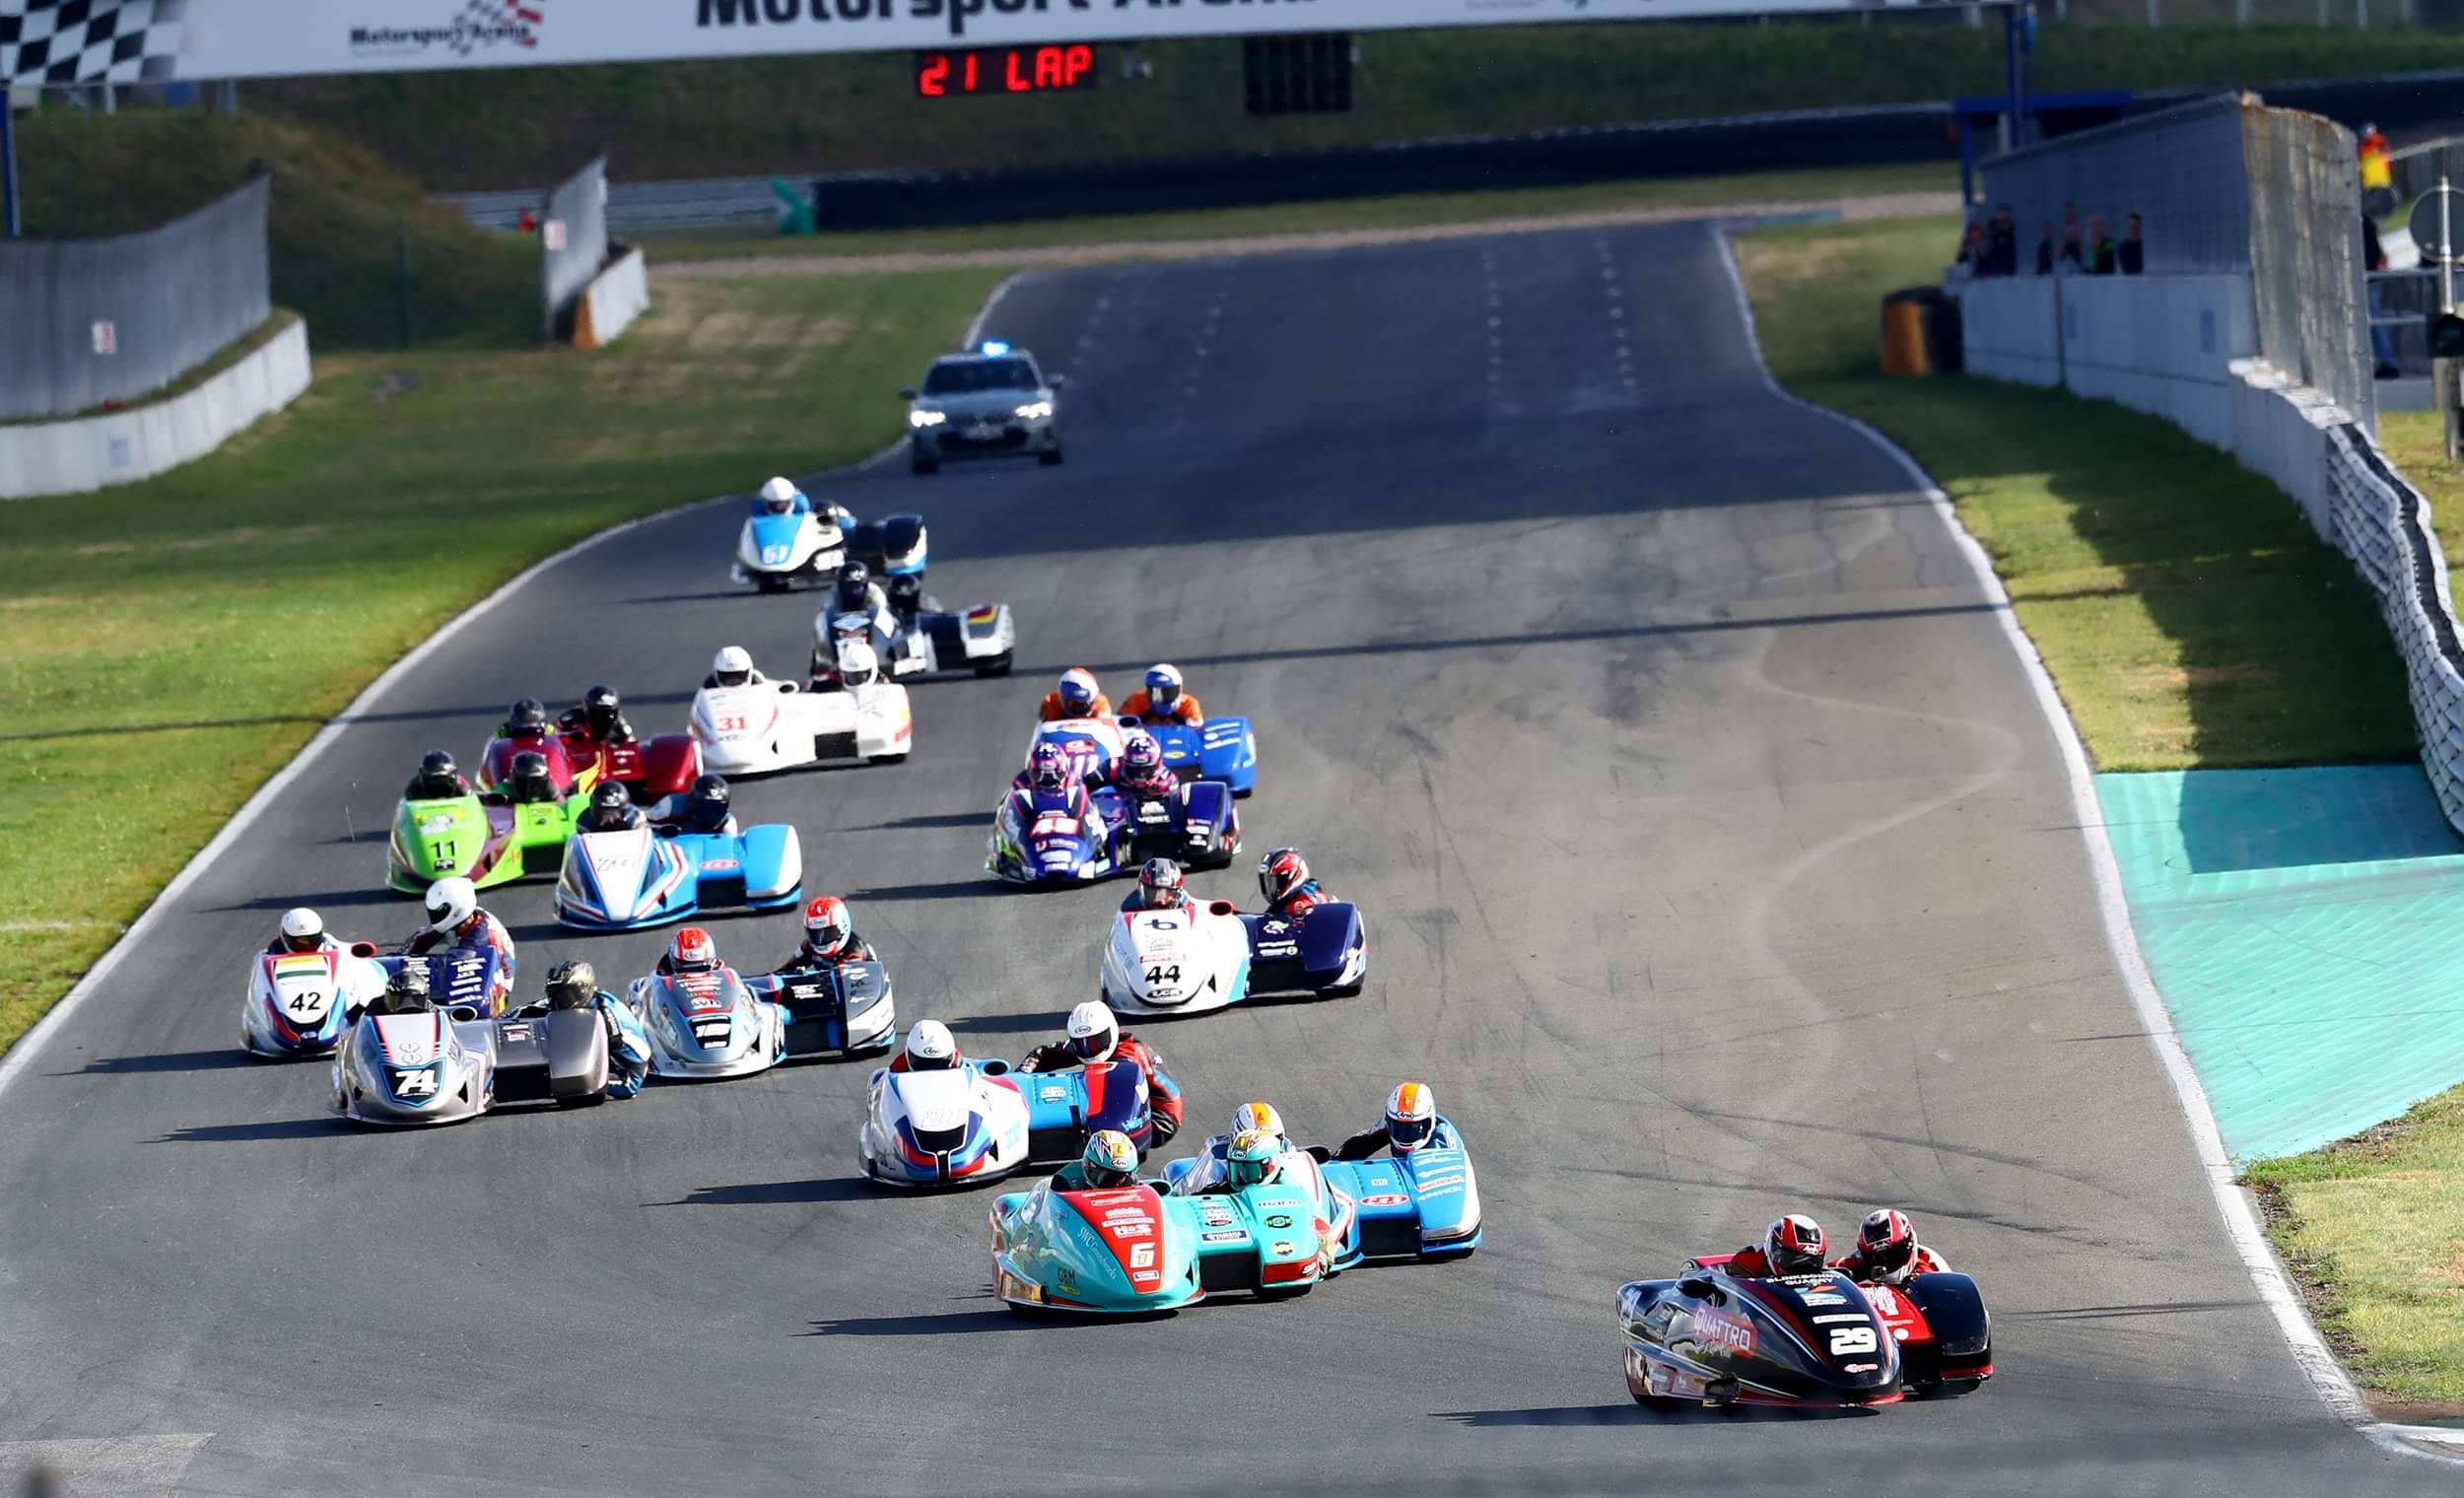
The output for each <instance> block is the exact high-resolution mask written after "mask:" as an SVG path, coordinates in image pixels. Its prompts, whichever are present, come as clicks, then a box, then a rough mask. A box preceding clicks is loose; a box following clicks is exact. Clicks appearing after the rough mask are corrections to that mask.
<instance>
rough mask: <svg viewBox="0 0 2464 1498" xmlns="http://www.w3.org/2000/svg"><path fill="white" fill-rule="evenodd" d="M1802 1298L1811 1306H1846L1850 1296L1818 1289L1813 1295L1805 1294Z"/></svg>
mask: <svg viewBox="0 0 2464 1498" xmlns="http://www.w3.org/2000/svg"><path fill="white" fill-rule="evenodd" d="M1802 1299H1803V1300H1804V1301H1805V1303H1806V1304H1807V1305H1809V1306H1844V1305H1846V1304H1848V1297H1847V1296H1845V1295H1829V1294H1824V1293H1822V1292H1820V1291H1816V1292H1815V1293H1814V1294H1812V1295H1807V1296H1804V1297H1802Z"/></svg>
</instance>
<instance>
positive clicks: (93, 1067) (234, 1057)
mask: <svg viewBox="0 0 2464 1498" xmlns="http://www.w3.org/2000/svg"><path fill="white" fill-rule="evenodd" d="M304 1059H307V1060H310V1061H322V1060H325V1059H326V1057H323V1056H309V1057H304ZM283 1064H284V1063H283V1062H281V1061H278V1060H273V1059H271V1058H269V1057H264V1056H254V1055H248V1054H247V1053H246V1052H244V1051H241V1050H240V1048H238V1047H237V1046H234V1047H231V1048H229V1049H226V1050H222V1051H165V1052H161V1053H158V1054H156V1055H100V1056H97V1057H95V1058H94V1059H93V1060H91V1061H88V1062H87V1063H86V1064H85V1065H83V1066H80V1067H78V1068H77V1069H76V1070H74V1071H46V1072H44V1073H43V1075H45V1076H55V1077H72V1076H151V1075H154V1074H155V1073H157V1072H164V1071H245V1070H249V1069H251V1068H253V1067H257V1066H276V1067H279V1066H281V1065H283Z"/></svg>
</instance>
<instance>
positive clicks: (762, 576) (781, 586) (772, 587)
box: [753, 573, 787, 593]
mask: <svg viewBox="0 0 2464 1498" xmlns="http://www.w3.org/2000/svg"><path fill="white" fill-rule="evenodd" d="M753 586H754V587H756V588H758V589H760V590H761V591H763V592H765V593H784V592H786V591H787V579H785V578H782V577H780V576H779V575H778V574H777V573H755V574H754V575H753Z"/></svg>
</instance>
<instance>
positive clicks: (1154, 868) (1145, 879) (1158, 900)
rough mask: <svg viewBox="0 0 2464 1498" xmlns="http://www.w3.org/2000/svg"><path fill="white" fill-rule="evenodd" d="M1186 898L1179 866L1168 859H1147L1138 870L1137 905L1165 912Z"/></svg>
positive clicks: (1187, 893) (1186, 890) (1187, 892)
mask: <svg viewBox="0 0 2464 1498" xmlns="http://www.w3.org/2000/svg"><path fill="white" fill-rule="evenodd" d="M1188 898H1189V890H1188V889H1187V888H1186V887H1185V885H1184V883H1183V881H1182V878H1181V865H1180V864H1178V863H1175V862H1173V861H1172V860H1171V859H1170V858H1149V859H1147V860H1146V866H1145V867H1143V868H1141V869H1139V870H1138V904H1140V905H1142V906H1144V907H1145V908H1146V909H1148V910H1150V911H1167V910H1170V909H1172V908H1173V907H1174V906H1177V905H1179V904H1180V903H1181V902H1182V901H1184V900H1186V899H1188Z"/></svg>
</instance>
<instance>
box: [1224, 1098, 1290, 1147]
mask: <svg viewBox="0 0 2464 1498" xmlns="http://www.w3.org/2000/svg"><path fill="white" fill-rule="evenodd" d="M1232 1132H1233V1133H1235V1134H1245V1133H1262V1134H1266V1135H1268V1136H1270V1137H1273V1138H1276V1139H1282V1138H1286V1137H1288V1134H1287V1133H1286V1132H1285V1130H1284V1127H1283V1115H1281V1114H1279V1113H1276V1112H1275V1111H1274V1105H1273V1104H1272V1103H1243V1104H1242V1105H1241V1106H1240V1107H1238V1108H1235V1109H1234V1110H1232Z"/></svg>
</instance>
